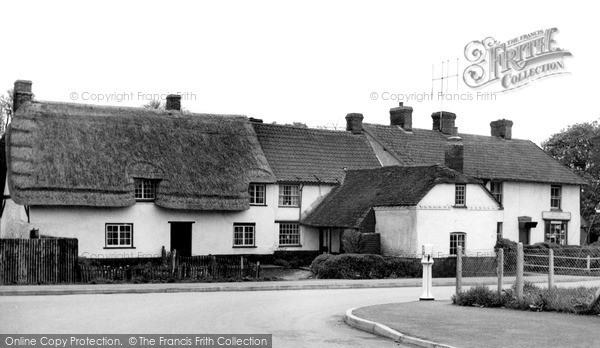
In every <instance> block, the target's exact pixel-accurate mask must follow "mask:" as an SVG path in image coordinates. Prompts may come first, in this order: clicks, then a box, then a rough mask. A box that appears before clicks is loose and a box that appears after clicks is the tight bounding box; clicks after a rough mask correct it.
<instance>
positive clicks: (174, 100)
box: [165, 94, 181, 111]
mask: <svg viewBox="0 0 600 348" xmlns="http://www.w3.org/2000/svg"><path fill="white" fill-rule="evenodd" d="M165 109H166V110H177V111H181V96H180V95H178V94H169V95H168V96H167V104H166V105H165Z"/></svg>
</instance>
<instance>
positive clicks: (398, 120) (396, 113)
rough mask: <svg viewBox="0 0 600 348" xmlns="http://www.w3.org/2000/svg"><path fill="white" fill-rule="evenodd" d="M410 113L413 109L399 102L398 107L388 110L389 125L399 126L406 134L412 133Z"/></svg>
mask: <svg viewBox="0 0 600 348" xmlns="http://www.w3.org/2000/svg"><path fill="white" fill-rule="evenodd" d="M412 113H413V108H412V107H410V106H404V103H402V102H400V106H398V107H395V108H391V109H390V125H392V126H400V127H402V129H404V130H405V131H407V132H412Z"/></svg>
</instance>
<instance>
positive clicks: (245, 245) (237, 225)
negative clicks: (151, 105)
mask: <svg viewBox="0 0 600 348" xmlns="http://www.w3.org/2000/svg"><path fill="white" fill-rule="evenodd" d="M31 96H32V94H31V82H28V81H17V83H15V106H14V108H15V113H14V117H13V121H12V124H11V125H10V129H9V131H8V132H7V136H6V168H7V173H8V179H7V183H8V185H7V192H6V193H7V196H6V198H10V199H5V201H6V202H14V203H16V204H18V205H21V206H22V207H25V209H23V211H24V213H25V214H24V215H25V217H24V218H23V220H25V219H26V220H27V223H25V224H24V225H25V227H24V228H23V230H26V229H30V228H37V229H39V231H40V234H42V235H47V236H53V237H75V238H78V240H79V253H80V255H82V256H86V257H115V256H116V257H142V256H144V257H149V256H156V255H160V252H161V250H162V248H163V247H164V248H165V249H166V250H170V249H177V250H178V252H179V253H180V254H181V255H192V254H194V255H196V254H248V253H258V254H268V253H273V251H275V250H318V249H319V241H320V239H323V238H324V237H323V236H320V235H319V230H317V229H312V228H310V227H304V226H301V225H300V224H299V221H300V219H301V217H302V215H303V214H306V213H307V212H308V211H310V209H312V207H313V206H314V205H315V203H316V202H318V201H319V200H320V199H322V197H324V196H325V195H326V194H327V193H328V192H329V191H330V190H331V189H332V188H333V187H334V186H335V185H338V184H339V183H340V182H341V180H342V179H343V176H344V171H345V170H347V169H363V168H372V167H376V166H380V163H379V161H378V160H377V158H376V157H375V154H374V152H373V150H372V149H371V147H370V145H369V143H368V141H367V140H366V137H364V136H353V135H352V134H350V133H349V132H332V131H327V130H314V129H308V128H301V127H290V126H279V125H266V124H262V123H260V122H259V121H258V120H253V122H251V121H250V120H249V119H248V118H246V117H244V116H235V115H207V114H187V113H182V112H181V111H180V99H178V96H170V97H169V98H168V100H167V107H166V110H164V111H160V110H151V109H145V108H126V107H108V106H96V105H83V104H70V103H55V102H43V101H37V100H33V99H32V98H31ZM11 204H12V203H11ZM13 205H14V204H13ZM327 240H329V238H327ZM336 240H338V241H339V236H338V238H337V239H336ZM337 249H338V250H339V243H338V246H337Z"/></svg>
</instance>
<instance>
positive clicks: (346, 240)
mask: <svg viewBox="0 0 600 348" xmlns="http://www.w3.org/2000/svg"><path fill="white" fill-rule="evenodd" d="M342 245H343V247H344V250H345V251H346V252H347V253H349V254H360V253H362V252H364V249H365V238H364V236H363V234H362V233H360V232H359V231H356V230H345V231H344V233H343V234H342Z"/></svg>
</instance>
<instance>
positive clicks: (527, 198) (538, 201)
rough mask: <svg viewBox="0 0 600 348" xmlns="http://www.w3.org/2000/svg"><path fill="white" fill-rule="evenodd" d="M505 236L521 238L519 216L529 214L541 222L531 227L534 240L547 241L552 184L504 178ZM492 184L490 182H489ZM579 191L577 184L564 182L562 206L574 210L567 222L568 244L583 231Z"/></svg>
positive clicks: (570, 210) (568, 211) (531, 236)
mask: <svg viewBox="0 0 600 348" xmlns="http://www.w3.org/2000/svg"><path fill="white" fill-rule="evenodd" d="M502 186H503V202H502V206H503V211H502V215H503V219H502V221H503V222H504V224H503V225H504V226H503V236H504V238H508V239H510V240H513V241H519V222H518V217H519V216H529V217H531V219H532V221H534V222H538V224H537V226H536V227H535V228H532V229H531V231H530V244H534V243H539V242H544V238H545V236H544V233H545V232H544V225H545V224H544V219H543V217H542V216H543V213H544V212H550V211H551V209H550V186H551V185H550V184H542V183H523V182H503V184H502ZM488 188H489V183H488ZM579 193H580V188H579V186H577V185H562V202H561V210H562V212H563V213H570V220H569V222H568V225H567V241H568V244H571V245H578V244H579V242H580V240H579V233H580V225H581V221H580V215H579V202H580V198H579Z"/></svg>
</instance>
